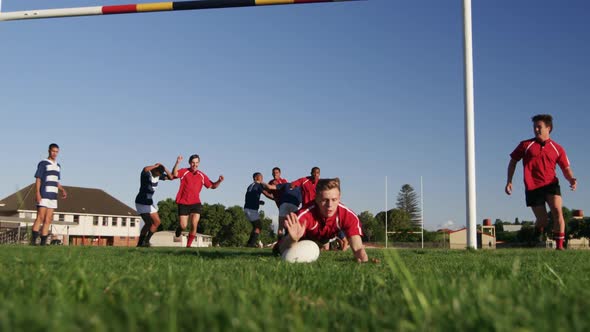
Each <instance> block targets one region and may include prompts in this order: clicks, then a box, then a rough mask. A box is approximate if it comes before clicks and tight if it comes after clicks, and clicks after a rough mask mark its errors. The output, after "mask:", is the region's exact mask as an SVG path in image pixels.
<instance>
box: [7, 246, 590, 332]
mask: <svg viewBox="0 0 590 332" xmlns="http://www.w3.org/2000/svg"><path fill="white" fill-rule="evenodd" d="M368 253H369V256H370V257H377V258H379V259H380V260H381V262H380V263H377V264H375V263H370V264H364V265H360V264H356V263H354V262H353V261H352V259H351V256H352V255H351V253H350V252H346V253H340V252H323V253H322V254H321V256H320V259H319V260H318V261H317V262H315V263H312V264H289V263H285V262H282V261H281V260H280V259H279V258H276V257H273V256H272V255H271V253H270V250H256V249H180V248H174V249H163V248H141V249H136V248H113V247H60V246H52V247H44V248H42V247H26V246H1V247H0V270H1V273H0V291H1V295H2V296H1V299H0V329H1V330H2V331H25V330H26V331H50V330H53V331H179V330H188V331H199V330H200V331H228V330H232V331H234V330H236V331H273V330H282V331H308V330H309V331H328V330H331V331H384V330H399V331H416V330H418V331H474V330H477V331H508V330H510V331H512V330H520V331H588V330H590V315H589V312H590V252H588V251H564V252H556V251H550V250H533V249H530V250H495V251H446V250H388V251H386V250H369V251H368Z"/></svg>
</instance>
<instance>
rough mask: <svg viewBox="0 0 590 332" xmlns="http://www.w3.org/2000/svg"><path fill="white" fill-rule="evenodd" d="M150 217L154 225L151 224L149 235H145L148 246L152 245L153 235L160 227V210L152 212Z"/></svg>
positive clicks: (145, 242)
mask: <svg viewBox="0 0 590 332" xmlns="http://www.w3.org/2000/svg"><path fill="white" fill-rule="evenodd" d="M150 218H151V219H152V225H151V226H150V229H149V230H148V232H147V235H146V237H145V241H144V244H145V245H146V246H149V245H150V240H151V238H152V236H153V235H154V233H155V232H156V231H157V230H158V227H160V224H161V221H160V215H159V214H158V211H156V212H153V213H150Z"/></svg>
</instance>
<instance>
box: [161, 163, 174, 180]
mask: <svg viewBox="0 0 590 332" xmlns="http://www.w3.org/2000/svg"><path fill="white" fill-rule="evenodd" d="M162 167H164V172H166V178H167V179H168V180H174V175H172V173H170V171H169V170H168V168H166V166H164V165H162Z"/></svg>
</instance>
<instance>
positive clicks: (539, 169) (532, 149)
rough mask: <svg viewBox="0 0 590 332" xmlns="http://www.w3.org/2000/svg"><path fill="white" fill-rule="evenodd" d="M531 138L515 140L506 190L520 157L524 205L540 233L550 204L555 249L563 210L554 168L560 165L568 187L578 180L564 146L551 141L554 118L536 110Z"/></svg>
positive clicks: (558, 245)
mask: <svg viewBox="0 0 590 332" xmlns="http://www.w3.org/2000/svg"><path fill="white" fill-rule="evenodd" d="M532 121H533V131H534V133H535V137H534V138H530V139H527V140H524V141H522V142H520V143H519V144H518V146H517V147H516V149H514V151H512V153H511V154H510V158H511V159H510V163H509V164H508V179H507V181H506V188H505V189H504V190H505V192H506V194H508V195H510V194H512V177H513V176H514V170H515V169H516V164H517V163H518V162H519V161H520V160H521V159H522V160H523V166H524V185H525V189H526V191H525V198H526V205H527V206H530V207H531V209H532V210H533V213H534V214H535V218H536V219H537V221H536V223H535V231H536V233H537V235H542V234H543V231H544V228H545V227H546V226H547V224H548V221H549V220H548V215H547V208H546V206H545V204H546V203H547V204H549V208H550V209H551V216H552V218H553V238H554V240H555V243H556V246H555V248H556V249H557V250H563V240H564V238H565V221H564V219H563V212H562V209H561V208H562V204H563V202H562V199H561V189H560V187H559V180H558V179H557V176H556V173H555V168H556V165H559V167H560V168H561V171H562V173H563V175H564V176H565V178H566V179H567V181H568V182H569V184H570V188H571V190H576V186H577V180H576V178H575V177H574V173H573V171H572V169H571V167H570V162H569V160H568V158H567V155H566V153H565V150H564V149H563V148H562V147H561V145H559V144H557V143H556V142H554V141H553V140H552V139H551V137H550V133H551V132H552V131H553V118H552V117H551V115H549V114H539V115H535V116H533V118H532Z"/></svg>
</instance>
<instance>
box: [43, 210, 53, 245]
mask: <svg viewBox="0 0 590 332" xmlns="http://www.w3.org/2000/svg"><path fill="white" fill-rule="evenodd" d="M53 211H54V209H50V208H47V212H45V218H44V221H43V228H42V229H41V245H42V246H44V245H46V244H47V237H48V236H49V227H50V226H51V222H52V221H53Z"/></svg>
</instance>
